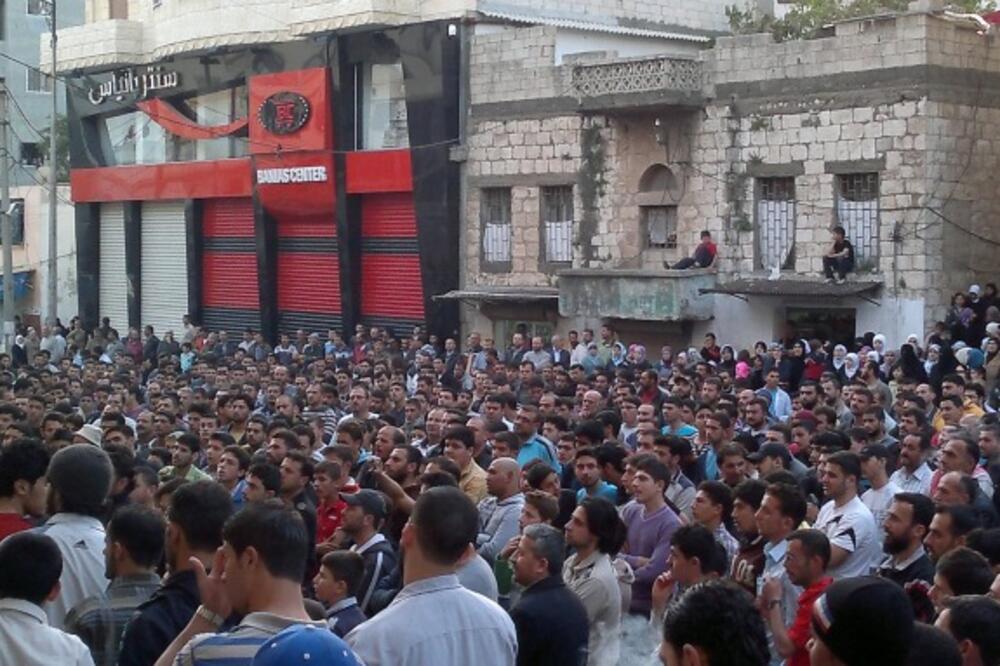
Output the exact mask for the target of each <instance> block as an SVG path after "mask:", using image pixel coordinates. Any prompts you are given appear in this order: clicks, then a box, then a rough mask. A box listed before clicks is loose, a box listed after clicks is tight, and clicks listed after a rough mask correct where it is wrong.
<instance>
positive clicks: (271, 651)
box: [252, 624, 364, 666]
mask: <svg viewBox="0 0 1000 666" xmlns="http://www.w3.org/2000/svg"><path fill="white" fill-rule="evenodd" d="M298 664H306V665H308V666H318V665H319V664H322V665H323V666H364V664H363V663H361V660H360V659H359V658H358V656H357V655H356V654H354V651H353V650H351V648H350V647H348V645H347V643H345V642H344V641H343V640H341V639H340V638H338V637H337V636H336V635H335V634H334V633H333V632H332V631H330V630H329V629H327V628H326V627H320V626H317V625H314V624H293V625H292V626H290V627H286V628H285V629H283V630H282V631H281V632H279V633H278V634H276V635H274V636H273V637H271V638H269V639H268V640H267V642H266V643H264V644H263V645H262V646H261V647H260V649H259V650H257V654H256V655H254V658H253V662H252V666H296V665H298Z"/></svg>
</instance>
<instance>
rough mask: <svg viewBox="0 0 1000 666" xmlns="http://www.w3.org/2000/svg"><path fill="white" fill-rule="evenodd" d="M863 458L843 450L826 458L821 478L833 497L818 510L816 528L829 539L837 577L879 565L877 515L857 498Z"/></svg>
mask: <svg viewBox="0 0 1000 666" xmlns="http://www.w3.org/2000/svg"><path fill="white" fill-rule="evenodd" d="M860 478H861V460H860V458H858V456H857V454H855V453H851V452H849V451H840V452H838V453H834V454H833V455H831V456H830V457H829V458H827V461H826V465H825V466H824V467H823V468H822V473H821V477H820V480H821V482H822V483H823V491H824V492H825V493H826V496H827V497H829V498H831V499H830V501H829V502H827V503H826V504H824V505H823V508H822V509H820V510H819V517H817V518H816V524H815V525H814V527H815V528H816V529H818V530H820V531H821V532H823V533H824V534H826V536H827V538H828V539H830V550H831V553H830V566H829V569H828V570H827V575H829V576H832V577H833V578H834V579H840V578H851V577H854V576H867V575H868V574H870V573H871V571H872V569H873V568H874V567H875V566H876V565H878V562H879V559H880V557H881V553H882V548H881V546H880V544H879V539H878V534H877V529H876V527H875V518H874V517H873V516H872V512H871V510H869V509H868V507H867V506H865V504H864V502H862V501H861V499H860V498H859V497H858V480H859V479H860Z"/></svg>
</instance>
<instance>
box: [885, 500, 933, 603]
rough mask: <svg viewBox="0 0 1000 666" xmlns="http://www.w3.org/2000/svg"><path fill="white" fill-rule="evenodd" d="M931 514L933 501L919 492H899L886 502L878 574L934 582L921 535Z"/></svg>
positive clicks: (899, 580) (904, 580)
mask: <svg viewBox="0 0 1000 666" xmlns="http://www.w3.org/2000/svg"><path fill="white" fill-rule="evenodd" d="M933 518H934V503H933V502H932V501H931V499H930V498H929V497H927V496H926V495H921V494H919V493H898V494H896V496H895V497H894V498H893V500H892V504H890V505H889V510H888V512H887V514H886V517H885V521H884V523H883V525H882V526H883V528H884V529H885V541H883V542H882V550H884V551H885V553H886V555H888V557H886V559H885V560H883V561H882V564H880V565H879V567H878V570H877V575H879V576H881V577H882V578H886V579H888V580H891V581H893V582H894V583H898V584H899V585H902V586H906V584H907V583H910V582H913V581H915V580H922V581H924V582H926V583H927V584H928V585H930V584H931V583H933V582H934V564H933V563H932V562H931V558H930V557H928V556H927V552H926V551H925V550H924V538H925V537H926V536H927V532H928V530H929V529H930V525H931V520H932V519H933Z"/></svg>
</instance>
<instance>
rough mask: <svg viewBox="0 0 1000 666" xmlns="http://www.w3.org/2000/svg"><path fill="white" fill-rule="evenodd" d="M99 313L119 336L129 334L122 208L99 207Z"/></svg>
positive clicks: (103, 205) (115, 206)
mask: <svg viewBox="0 0 1000 666" xmlns="http://www.w3.org/2000/svg"><path fill="white" fill-rule="evenodd" d="M100 262H101V263H100V267H99V268H98V280H97V282H98V296H97V299H98V309H99V310H100V313H101V314H100V316H101V317H102V318H103V317H108V318H109V319H110V320H111V325H112V326H113V327H114V328H116V329H118V334H119V335H121V336H122V338H124V337H125V334H126V333H127V332H128V276H127V275H126V273H125V206H124V204H121V203H106V204H101V221H100Z"/></svg>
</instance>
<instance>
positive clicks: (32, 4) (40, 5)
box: [27, 0, 49, 16]
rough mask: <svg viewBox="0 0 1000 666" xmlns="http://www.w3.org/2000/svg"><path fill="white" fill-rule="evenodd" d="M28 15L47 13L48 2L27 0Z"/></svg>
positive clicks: (43, 14)
mask: <svg viewBox="0 0 1000 666" xmlns="http://www.w3.org/2000/svg"><path fill="white" fill-rule="evenodd" d="M27 2H28V15H30V16H45V15H47V14H48V13H49V7H48V2H46V1H45V0H27Z"/></svg>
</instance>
